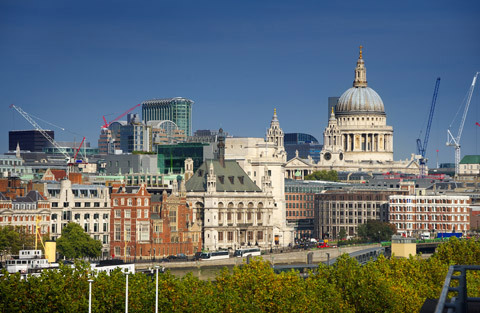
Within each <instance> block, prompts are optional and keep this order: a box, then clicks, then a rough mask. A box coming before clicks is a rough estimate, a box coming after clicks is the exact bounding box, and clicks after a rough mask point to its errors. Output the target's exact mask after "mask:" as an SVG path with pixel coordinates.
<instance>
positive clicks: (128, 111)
mask: <svg viewBox="0 0 480 313" xmlns="http://www.w3.org/2000/svg"><path fill="white" fill-rule="evenodd" d="M140 105H142V104H141V103H139V104H137V105H136V106H134V107H133V108H130V109H128V110H127V111H125V112H124V113H123V114H122V115H120V116H119V117H117V118H116V119H114V120H113V121H111V122H110V123H108V122H107V120H106V119H105V116H103V122H104V124H103V126H102V128H108V126H110V124H112V123H113V122H116V121H118V120H119V119H121V118H122V117H124V116H125V115H127V114H128V113H130V112H132V111H133V110H135V109H136V108H137V107H139V106H140Z"/></svg>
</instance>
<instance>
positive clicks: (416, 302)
mask: <svg viewBox="0 0 480 313" xmlns="http://www.w3.org/2000/svg"><path fill="white" fill-rule="evenodd" d="M465 245H466V246H465ZM479 246H480V243H479V242H478V241H473V240H472V241H465V242H462V241H461V240H458V239H456V238H452V239H450V241H449V242H448V243H445V244H443V245H442V246H440V248H439V252H438V253H437V254H435V255H434V256H432V257H430V258H428V259H422V258H421V257H410V258H408V259H397V258H393V259H387V258H385V257H383V256H380V257H379V258H378V260H377V261H375V262H369V263H367V264H366V265H364V266H360V265H359V264H358V263H357V261H356V260H355V259H352V258H350V257H349V256H348V255H346V254H344V255H342V256H341V257H339V258H338V259H337V262H336V263H335V264H334V265H332V266H326V265H323V264H321V265H319V267H318V269H317V271H316V274H315V275H310V276H309V277H308V278H306V279H303V278H301V277H300V276H299V275H298V273H296V272H294V271H291V272H288V273H281V274H275V273H274V271H273V269H272V268H271V266H270V263H268V262H265V261H263V260H261V259H260V258H258V259H255V260H253V261H252V262H251V263H250V264H244V265H242V266H239V267H235V268H234V269H233V273H230V272H229V271H228V270H226V269H225V270H223V271H222V272H221V273H219V274H218V276H217V277H216V280H215V282H210V281H201V280H199V279H198V278H195V277H193V276H192V275H191V274H188V275H186V276H184V277H182V278H176V277H174V276H173V275H171V274H170V273H169V272H167V273H165V274H161V275H159V311H160V312H192V313H193V312H302V313H303V312H362V313H363V312H418V311H419V310H420V307H421V306H422V304H423V303H424V301H425V299H427V298H438V297H439V295H440V292H441V289H442V287H443V283H444V280H445V276H446V273H447V271H448V266H449V264H450V263H453V262H456V261H454V260H453V259H452V258H454V259H455V260H457V261H459V262H463V261H464V260H466V261H468V260H471V261H473V262H476V264H478V263H479V262H480V259H478V258H477V259H476V260H475V259H473V256H471V255H470V251H468V250H466V249H463V248H465V247H466V248H470V249H471V250H475V249H478V248H479ZM448 251H450V253H451V252H453V251H454V253H455V254H456V255H448V253H449V252H448ZM475 251H476V250H475ZM4 274H5V275H3V276H0V294H1V295H2V297H0V312H86V311H87V310H88V287H89V284H88V279H90V278H92V279H93V280H94V281H93V283H92V311H93V312H122V311H124V310H125V289H126V288H125V287H126V286H125V275H124V274H123V273H122V272H121V271H120V270H116V271H113V272H112V273H111V274H110V275H107V274H105V273H99V274H94V273H92V272H91V269H90V267H89V265H88V264H87V263H84V262H79V261H77V262H76V264H75V268H70V267H67V266H63V265H61V266H60V268H59V269H58V270H47V271H44V272H42V274H41V275H40V276H39V277H33V276H32V277H30V278H29V279H28V280H25V279H21V278H20V274H18V273H16V274H12V275H9V274H6V273H5V272H4ZM467 285H468V288H469V295H468V296H469V297H479V296H480V279H479V277H478V276H473V275H470V276H469V277H468V276H467ZM470 289H471V290H472V291H471V292H470ZM128 299H129V309H130V311H131V312H153V311H154V306H155V279H151V278H150V277H148V276H146V275H144V274H142V273H136V274H132V275H129V295H128Z"/></svg>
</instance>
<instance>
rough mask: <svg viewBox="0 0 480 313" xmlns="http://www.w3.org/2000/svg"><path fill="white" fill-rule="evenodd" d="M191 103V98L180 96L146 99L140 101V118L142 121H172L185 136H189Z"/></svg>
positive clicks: (190, 131) (190, 130)
mask: <svg viewBox="0 0 480 313" xmlns="http://www.w3.org/2000/svg"><path fill="white" fill-rule="evenodd" d="M192 104H193V101H192V100H190V99H186V98H181V97H176V98H169V99H152V100H147V101H144V102H142V120H143V122H144V123H146V122H148V121H163V120H168V121H172V122H174V123H175V124H177V126H178V128H179V129H181V130H183V131H184V132H185V134H186V135H187V136H191V135H192Z"/></svg>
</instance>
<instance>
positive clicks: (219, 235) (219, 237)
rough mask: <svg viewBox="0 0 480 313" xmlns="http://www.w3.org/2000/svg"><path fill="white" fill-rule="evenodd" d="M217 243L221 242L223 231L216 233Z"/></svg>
mask: <svg viewBox="0 0 480 313" xmlns="http://www.w3.org/2000/svg"><path fill="white" fill-rule="evenodd" d="M218 241H223V231H221V232H219V233H218Z"/></svg>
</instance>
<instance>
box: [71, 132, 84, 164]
mask: <svg viewBox="0 0 480 313" xmlns="http://www.w3.org/2000/svg"><path fill="white" fill-rule="evenodd" d="M84 141H85V137H83V139H82V142H81V143H80V145H79V146H78V149H77V152H76V153H75V156H74V157H73V159H74V160H75V162H77V155H78V152H79V151H80V148H81V147H82V145H83V142H84Z"/></svg>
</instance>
